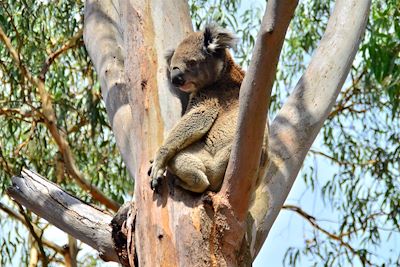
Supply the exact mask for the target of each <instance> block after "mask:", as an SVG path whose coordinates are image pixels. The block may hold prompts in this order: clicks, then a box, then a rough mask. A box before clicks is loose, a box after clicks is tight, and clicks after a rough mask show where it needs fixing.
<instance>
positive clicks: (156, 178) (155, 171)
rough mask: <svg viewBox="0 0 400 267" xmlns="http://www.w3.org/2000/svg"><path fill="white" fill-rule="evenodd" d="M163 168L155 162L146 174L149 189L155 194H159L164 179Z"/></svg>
mask: <svg viewBox="0 0 400 267" xmlns="http://www.w3.org/2000/svg"><path fill="white" fill-rule="evenodd" d="M164 172H165V168H163V167H161V166H160V165H159V164H157V162H154V163H152V165H151V166H150V168H149V171H148V172H147V174H148V175H149V176H150V178H151V180H150V187H151V189H152V190H153V191H155V192H156V193H160V190H161V185H162V180H163V178H164Z"/></svg>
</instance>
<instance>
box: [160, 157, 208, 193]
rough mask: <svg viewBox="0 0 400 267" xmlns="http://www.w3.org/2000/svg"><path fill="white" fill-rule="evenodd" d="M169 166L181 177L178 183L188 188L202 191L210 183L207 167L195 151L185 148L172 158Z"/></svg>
mask: <svg viewBox="0 0 400 267" xmlns="http://www.w3.org/2000/svg"><path fill="white" fill-rule="evenodd" d="M168 167H169V169H170V170H171V172H172V173H174V174H175V175H176V176H178V177H179V178H180V180H178V181H177V184H178V185H179V186H181V187H183V188H184V189H186V190H189V191H192V192H196V193H202V192H204V191H205V190H206V189H207V188H208V186H209V185H210V183H209V182H208V179H207V176H206V174H205V171H206V167H205V166H204V164H203V162H202V161H201V159H200V158H199V157H198V156H197V155H196V154H194V153H190V152H188V151H185V150H184V151H182V152H180V153H178V154H177V155H176V156H175V157H173V158H172V159H171V160H170V162H169V164H168Z"/></svg>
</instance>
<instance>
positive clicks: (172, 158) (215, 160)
mask: <svg viewBox="0 0 400 267" xmlns="http://www.w3.org/2000/svg"><path fill="white" fill-rule="evenodd" d="M235 42H236V37H235V36H234V35H232V34H231V33H229V32H228V31H226V30H224V29H221V28H219V27H218V26H216V25H209V26H207V27H206V28H205V30H204V31H200V32H194V33H191V34H190V35H188V36H187V37H186V38H185V39H184V40H183V41H182V42H181V43H180V44H179V45H178V47H177V48H176V49H175V50H174V51H171V53H169V55H167V58H166V59H167V63H168V65H169V66H168V68H169V73H170V81H171V83H172V84H173V86H175V87H177V88H178V89H179V90H181V91H183V92H186V93H189V94H190V95H189V102H188V105H187V109H186V112H185V113H184V115H183V116H182V118H181V119H180V120H179V122H178V123H177V124H176V125H175V126H174V127H173V129H172V130H171V132H170V133H169V134H168V137H167V138H166V140H165V141H164V143H163V144H162V146H161V147H160V148H159V149H158V151H157V152H156V154H155V157H154V161H153V163H152V166H151V167H150V170H149V175H150V177H151V182H150V185H151V187H152V189H153V190H157V188H158V186H159V185H160V182H161V180H162V179H163V177H164V172H165V170H166V169H168V170H169V171H170V172H171V173H173V174H175V175H176V176H177V177H179V180H178V181H177V184H178V185H179V186H181V187H182V188H184V189H186V190H189V191H192V192H197V193H202V192H204V191H206V190H211V191H218V190H219V189H220V187H221V184H222V180H223V178H224V175H225V170H226V167H227V164H228V161H229V157H230V151H231V145H232V141H233V138H234V134H235V131H236V124H237V117H238V109H239V89H240V85H241V83H242V81H243V78H244V71H243V70H242V69H241V68H240V67H239V66H238V65H237V64H235V62H234V61H233V59H232V56H231V55H230V52H229V50H228V49H229V48H232V47H233V46H234V45H235Z"/></svg>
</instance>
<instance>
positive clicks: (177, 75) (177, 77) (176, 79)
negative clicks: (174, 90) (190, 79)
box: [171, 68, 185, 86]
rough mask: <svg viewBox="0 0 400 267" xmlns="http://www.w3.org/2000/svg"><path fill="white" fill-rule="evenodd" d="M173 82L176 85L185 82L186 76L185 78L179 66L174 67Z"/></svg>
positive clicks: (172, 72)
mask: <svg viewBox="0 0 400 267" xmlns="http://www.w3.org/2000/svg"><path fill="white" fill-rule="evenodd" d="M171 82H172V84H173V85H175V86H181V85H184V84H185V78H183V72H182V71H181V70H180V69H178V68H174V69H172V71H171Z"/></svg>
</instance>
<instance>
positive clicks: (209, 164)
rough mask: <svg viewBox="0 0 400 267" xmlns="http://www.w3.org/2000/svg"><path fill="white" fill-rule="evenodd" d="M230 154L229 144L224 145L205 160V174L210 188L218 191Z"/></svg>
mask: <svg viewBox="0 0 400 267" xmlns="http://www.w3.org/2000/svg"><path fill="white" fill-rule="evenodd" d="M230 155H231V146H230V145H229V146H226V147H224V148H223V149H221V150H220V151H218V152H217V153H216V154H215V156H214V157H211V158H210V159H208V160H207V161H205V165H206V168H207V171H206V174H207V177H208V180H209V181H210V190H211V191H218V190H219V189H220V187H221V185H222V181H223V179H224V176H225V171H226V167H227V166H228V162H229V156H230Z"/></svg>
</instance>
